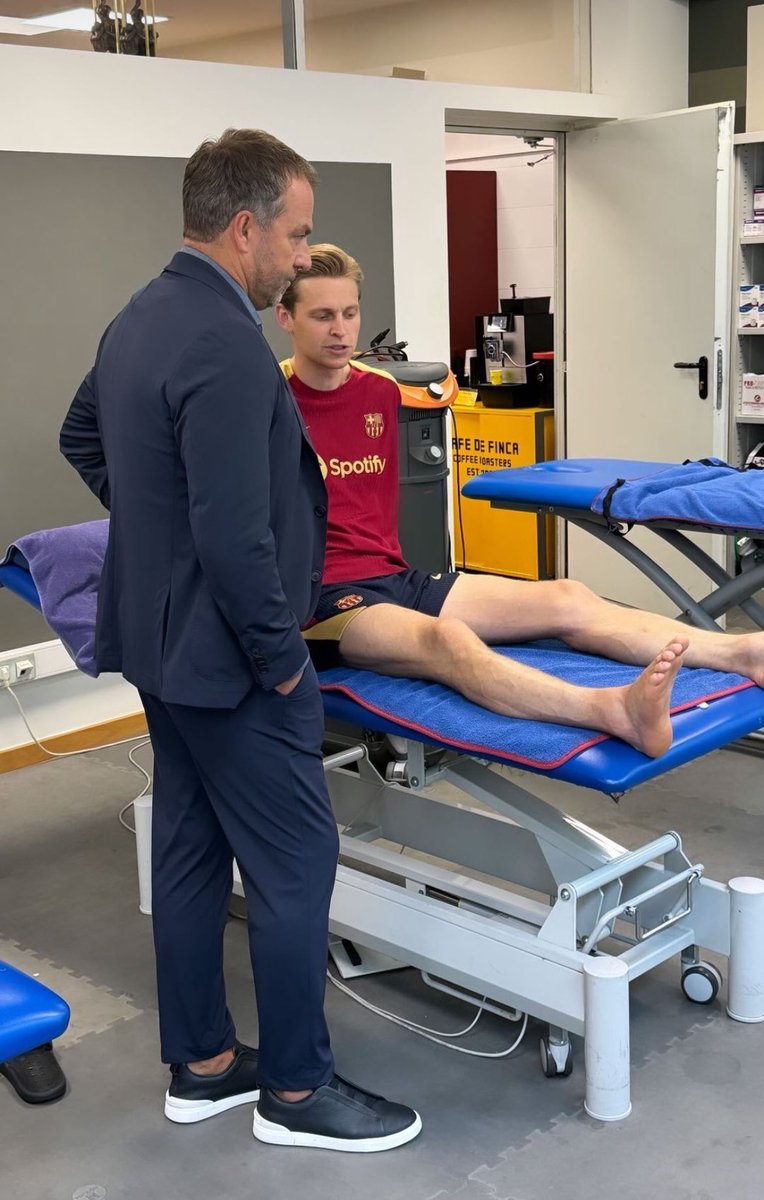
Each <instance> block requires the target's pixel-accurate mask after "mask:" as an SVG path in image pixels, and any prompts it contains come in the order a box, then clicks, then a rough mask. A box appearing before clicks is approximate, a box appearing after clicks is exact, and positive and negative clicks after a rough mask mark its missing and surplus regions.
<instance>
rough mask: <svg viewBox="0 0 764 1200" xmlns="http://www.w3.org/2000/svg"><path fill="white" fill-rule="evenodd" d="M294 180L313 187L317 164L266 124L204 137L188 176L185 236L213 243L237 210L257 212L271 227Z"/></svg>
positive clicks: (260, 221)
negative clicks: (284, 141) (274, 132)
mask: <svg viewBox="0 0 764 1200" xmlns="http://www.w3.org/2000/svg"><path fill="white" fill-rule="evenodd" d="M295 179H304V180H305V181H306V182H307V183H309V184H310V186H311V187H315V185H316V183H317V182H318V175H317V174H316V171H315V168H314V167H313V166H312V165H311V164H310V163H309V162H308V161H307V159H304V158H303V157H302V156H301V155H299V154H298V153H297V152H296V151H295V150H292V149H291V148H290V147H289V146H286V145H285V144H284V143H283V142H280V141H279V140H278V138H275V137H273V135H272V134H270V133H266V132H265V131H264V130H262V129H226V131H225V133H223V134H221V136H220V137H219V138H217V139H214V140H212V139H210V140H208V141H206V142H202V144H201V146H199V148H198V149H197V150H195V151H194V153H193V154H192V155H191V157H190V159H189V160H188V163H187V164H186V170H185V173H184V175H183V236H184V237H186V238H189V239H190V240H191V241H196V242H211V241H213V240H214V239H215V238H216V237H219V235H220V234H221V233H223V231H224V230H225V229H227V228H228V226H229V224H230V223H231V220H232V219H233V217H234V216H235V215H236V213H237V212H241V211H242V210H246V211H247V212H251V213H254V215H255V219H256V220H257V223H258V225H260V227H261V228H262V229H268V228H269V226H270V225H271V224H272V223H273V221H275V219H276V217H278V216H279V214H280V213H281V212H282V210H283V208H284V193H285V192H286V190H287V188H288V187H289V185H290V183H292V181H293V180H295Z"/></svg>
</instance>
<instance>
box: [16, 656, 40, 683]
mask: <svg viewBox="0 0 764 1200" xmlns="http://www.w3.org/2000/svg"><path fill="white" fill-rule="evenodd" d="M36 675H37V664H36V663H35V660H34V655H33V654H25V655H24V657H23V658H17V659H16V683H28V682H29V680H30V679H34V678H35V676H36Z"/></svg>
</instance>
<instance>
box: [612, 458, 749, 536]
mask: <svg viewBox="0 0 764 1200" xmlns="http://www.w3.org/2000/svg"><path fill="white" fill-rule="evenodd" d="M591 507H592V511H593V512H596V513H603V514H604V515H605V516H606V517H607V518H608V519H609V520H613V521H624V522H634V523H638V524H645V523H646V522H648V521H658V520H668V521H681V522H687V523H692V524H699V525H712V526H718V527H719V528H726V529H735V530H749V531H751V532H764V471H760V470H746V471H738V470H737V469H736V468H735V467H731V466H730V465H729V463H725V462H722V460H721V459H718V458H709V459H706V460H704V461H703V462H688V463H684V464H683V465H682V466H676V467H669V468H668V469H667V470H663V471H656V472H655V474H652V475H643V476H641V477H640V478H638V479H624V480H613V483H612V485H610V486H609V487H606V488H603V489H602V491H600V492H599V493H598V494H597V496H596V497H595V499H594V500H593V501H592V506H591Z"/></svg>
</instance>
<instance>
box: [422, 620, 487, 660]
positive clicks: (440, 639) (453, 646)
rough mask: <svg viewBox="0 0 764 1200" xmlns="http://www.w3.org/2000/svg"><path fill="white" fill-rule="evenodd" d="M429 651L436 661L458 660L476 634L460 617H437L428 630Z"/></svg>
mask: <svg viewBox="0 0 764 1200" xmlns="http://www.w3.org/2000/svg"><path fill="white" fill-rule="evenodd" d="M427 640H428V646H427V648H428V650H429V652H430V654H431V655H433V656H434V657H435V661H437V662H443V661H445V660H449V659H456V658H458V657H459V656H460V652H461V651H462V650H463V649H464V647H465V646H466V645H467V644H468V643H470V642H473V641H474V640H475V634H474V633H473V632H472V630H471V629H470V627H469V626H468V625H467V624H465V622H464V621H460V620H459V618H458V617H436V618H435V620H434V621H433V623H432V625H431V626H430V628H429V630H428V639H427Z"/></svg>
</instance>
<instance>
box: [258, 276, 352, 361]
mask: <svg viewBox="0 0 764 1200" xmlns="http://www.w3.org/2000/svg"><path fill="white" fill-rule="evenodd" d="M277 316H278V319H279V324H280V325H281V326H282V327H283V328H284V329H286V331H287V333H289V334H291V336H292V339H293V341H294V350H295V354H299V355H300V356H301V357H302V358H305V359H307V360H308V361H310V362H311V363H313V364H314V365H315V366H318V367H322V368H326V367H329V368H336V369H338V370H341V369H343V368H344V367H346V366H347V364H348V361H349V360H350V358H351V356H352V354H353V352H354V350H355V348H356V346H357V344H358V333H359V330H360V327H361V310H360V307H359V302H358V285H357V284H356V283H355V282H354V280H352V279H328V278H324V277H323V276H320V275H319V276H312V277H311V278H310V279H301V280H300V283H299V285H298V289H297V301H296V303H295V306H294V313H288V312H287V310H286V309H285V308H283V306H279V309H278V312H277Z"/></svg>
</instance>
